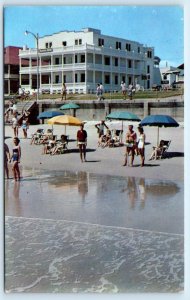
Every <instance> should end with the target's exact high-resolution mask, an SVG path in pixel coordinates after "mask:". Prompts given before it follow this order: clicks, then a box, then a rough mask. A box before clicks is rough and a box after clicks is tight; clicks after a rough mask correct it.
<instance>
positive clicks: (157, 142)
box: [157, 126, 159, 146]
mask: <svg viewBox="0 0 190 300" xmlns="http://www.w3.org/2000/svg"><path fill="white" fill-rule="evenodd" d="M157 146H159V126H158V134H157Z"/></svg>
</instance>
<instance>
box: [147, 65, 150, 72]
mask: <svg viewBox="0 0 190 300" xmlns="http://www.w3.org/2000/svg"><path fill="white" fill-rule="evenodd" d="M149 73H150V66H147V74H149Z"/></svg>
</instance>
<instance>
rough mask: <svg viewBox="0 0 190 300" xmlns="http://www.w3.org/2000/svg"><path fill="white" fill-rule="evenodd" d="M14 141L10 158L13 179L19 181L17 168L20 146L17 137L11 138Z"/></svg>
mask: <svg viewBox="0 0 190 300" xmlns="http://www.w3.org/2000/svg"><path fill="white" fill-rule="evenodd" d="M13 142H14V145H15V146H14V147H13V154H12V157H11V160H13V168H12V170H13V175H14V179H15V181H19V180H20V170H19V165H18V164H19V162H20V158H21V148H20V145H19V143H20V140H19V138H18V137H15V138H14V139H13Z"/></svg>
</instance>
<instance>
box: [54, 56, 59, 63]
mask: <svg viewBox="0 0 190 300" xmlns="http://www.w3.org/2000/svg"><path fill="white" fill-rule="evenodd" d="M55 65H59V57H56V58H55Z"/></svg>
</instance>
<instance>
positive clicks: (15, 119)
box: [12, 115, 19, 137]
mask: <svg viewBox="0 0 190 300" xmlns="http://www.w3.org/2000/svg"><path fill="white" fill-rule="evenodd" d="M12 128H13V131H14V136H15V137H18V128H19V124H18V117H17V115H14V116H13V118H12Z"/></svg>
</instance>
